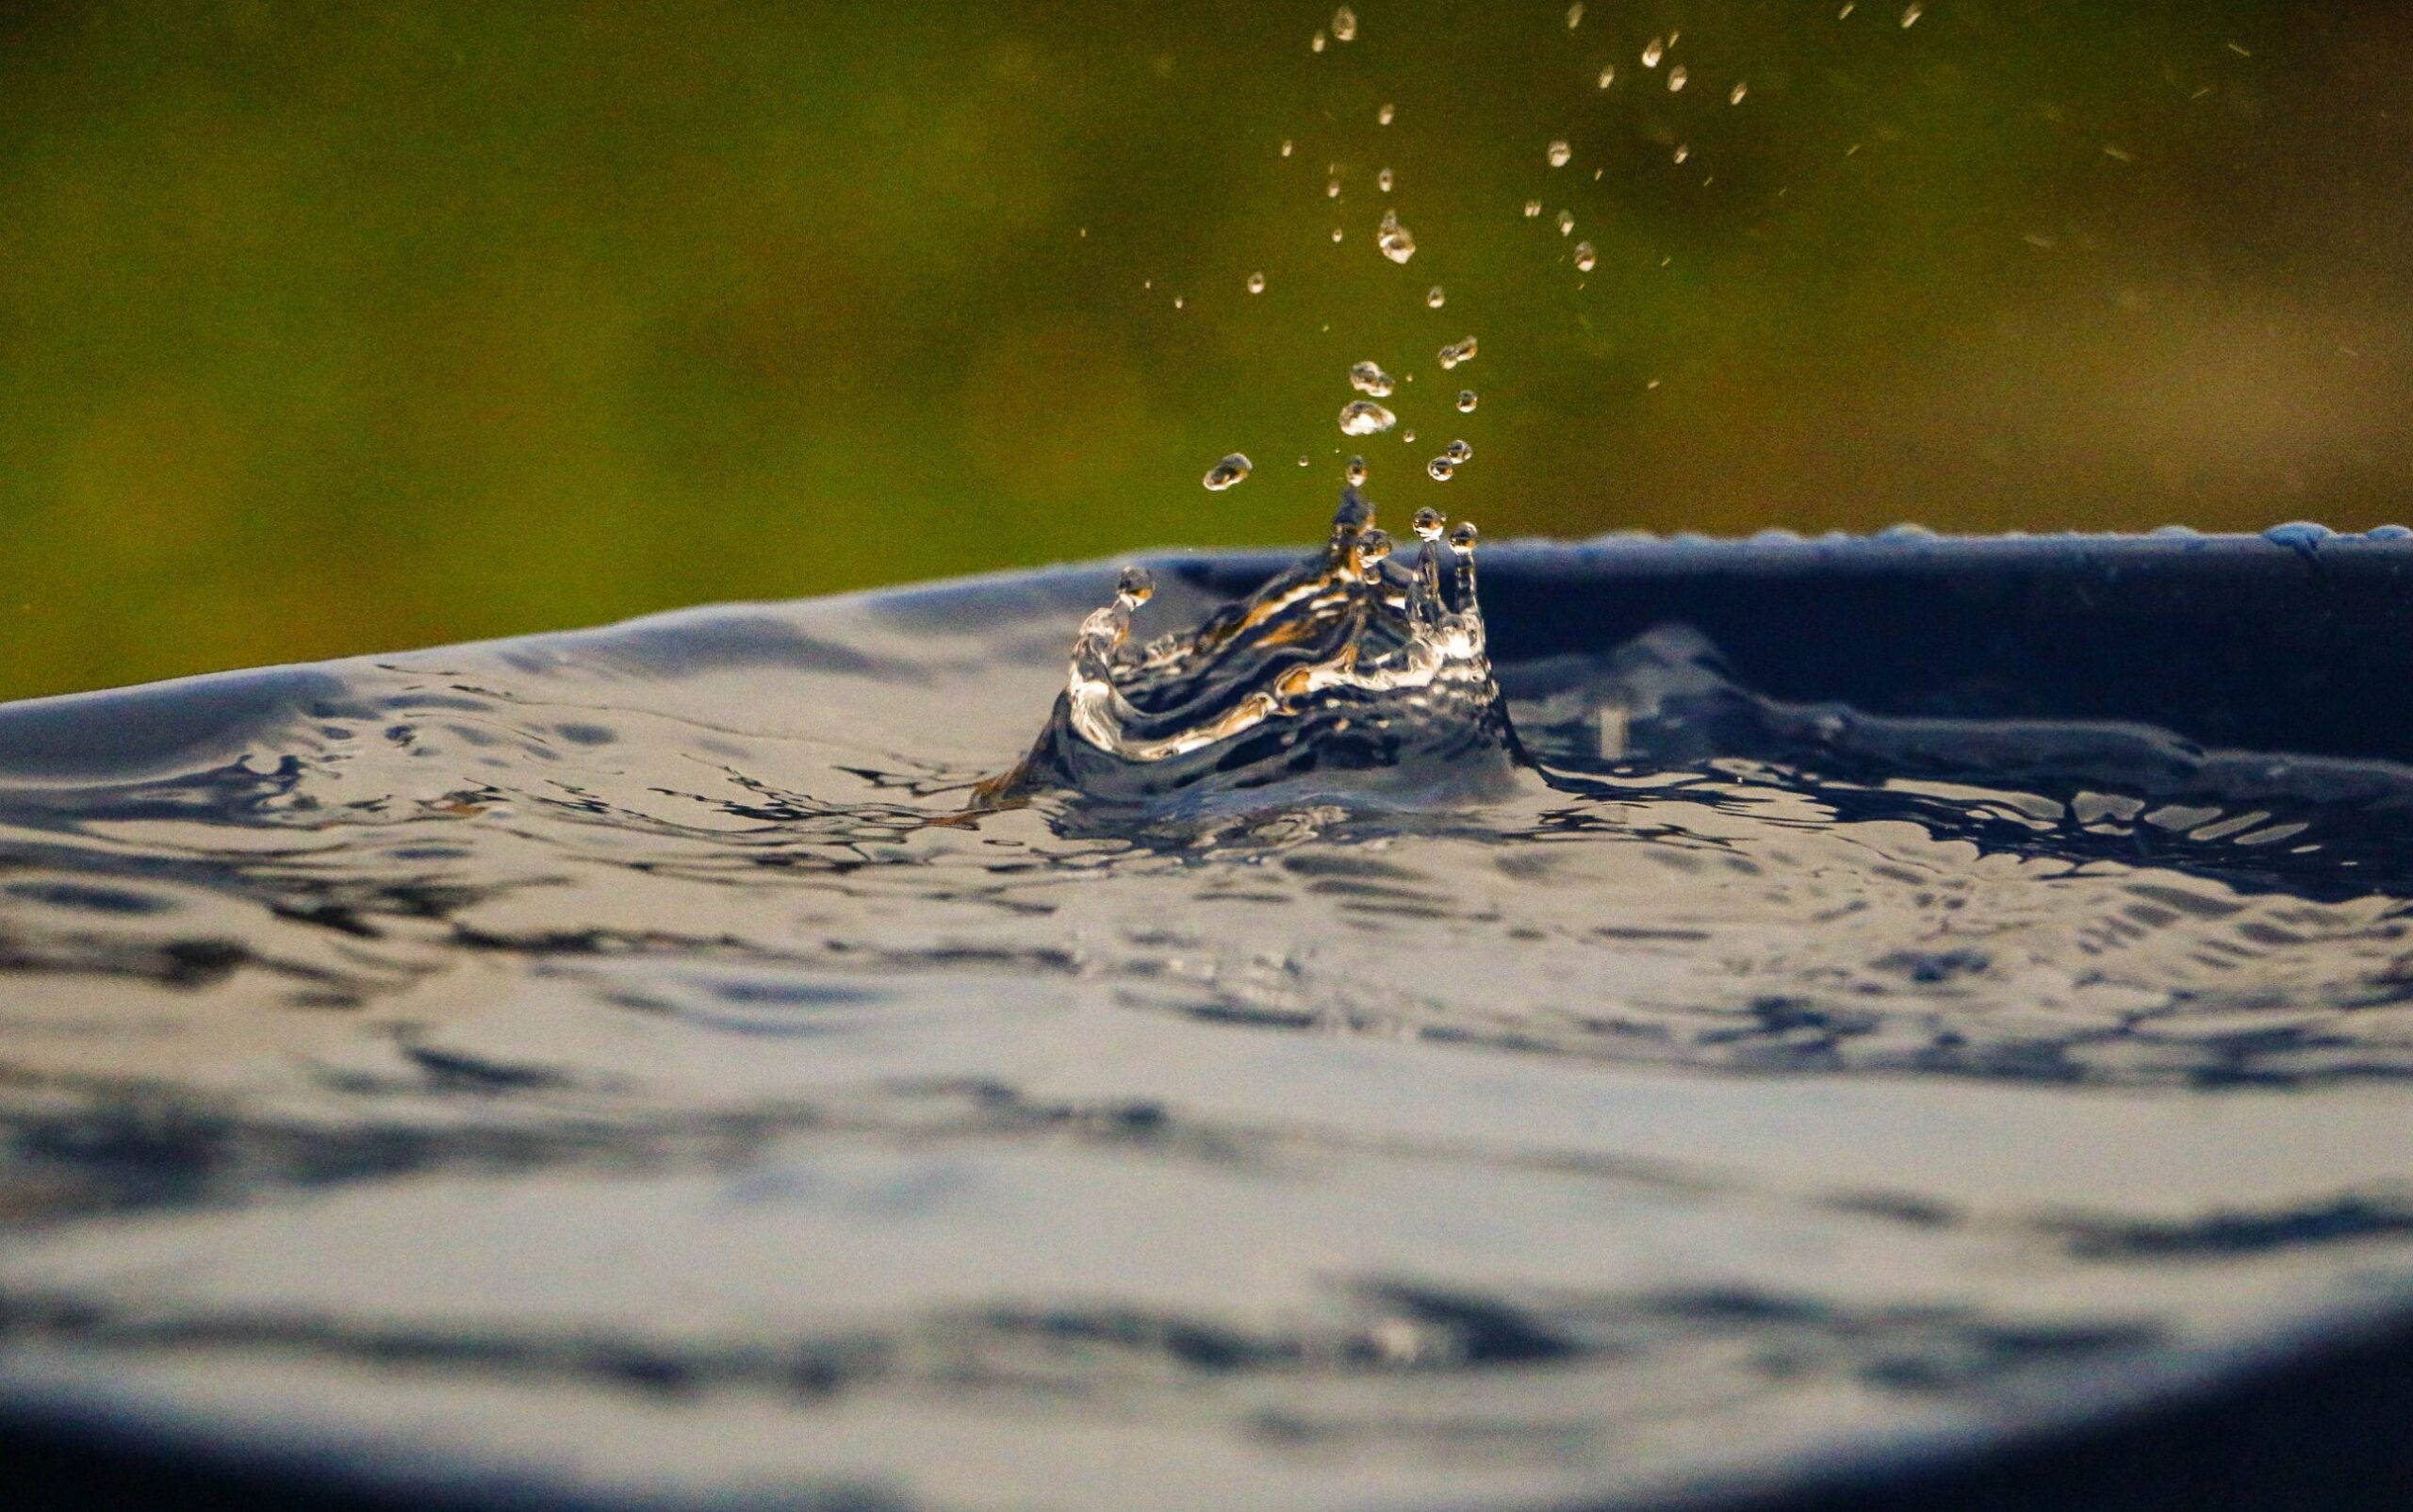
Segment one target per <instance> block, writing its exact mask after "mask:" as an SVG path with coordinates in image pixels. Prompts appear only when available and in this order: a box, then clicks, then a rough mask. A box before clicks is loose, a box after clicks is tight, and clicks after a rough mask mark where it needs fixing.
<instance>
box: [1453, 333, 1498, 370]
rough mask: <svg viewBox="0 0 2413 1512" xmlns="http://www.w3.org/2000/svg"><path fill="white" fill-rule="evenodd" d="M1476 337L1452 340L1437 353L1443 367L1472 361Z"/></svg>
mask: <svg viewBox="0 0 2413 1512" xmlns="http://www.w3.org/2000/svg"><path fill="white" fill-rule="evenodd" d="M1474 353H1475V344H1474V337H1467V338H1466V339H1465V340H1463V341H1453V342H1451V343H1450V344H1449V345H1448V346H1446V347H1443V348H1442V349H1441V350H1440V351H1439V352H1438V353H1436V356H1438V357H1439V358H1440V362H1441V366H1442V367H1444V368H1454V367H1456V366H1457V365H1458V364H1459V363H1461V362H1472V361H1473V360H1474ZM1512 366H1513V364H1512Z"/></svg>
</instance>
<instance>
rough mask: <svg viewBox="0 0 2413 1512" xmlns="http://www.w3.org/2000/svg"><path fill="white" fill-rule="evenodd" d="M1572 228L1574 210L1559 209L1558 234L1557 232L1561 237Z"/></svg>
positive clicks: (1573, 224) (1573, 227)
mask: <svg viewBox="0 0 2413 1512" xmlns="http://www.w3.org/2000/svg"><path fill="white" fill-rule="evenodd" d="M1574 229H1575V212H1574V211H1572V210H1561V211H1559V212H1558V234H1559V235H1560V236H1562V237H1563V236H1565V235H1567V234H1568V232H1569V231H1572V230H1574Z"/></svg>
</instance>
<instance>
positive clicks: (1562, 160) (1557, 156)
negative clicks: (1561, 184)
mask: <svg viewBox="0 0 2413 1512" xmlns="http://www.w3.org/2000/svg"><path fill="white" fill-rule="evenodd" d="M1573 156H1575V149H1574V148H1572V147H1569V146H1568V144H1567V143H1566V142H1565V141H1564V140H1559V141H1553V142H1551V144H1550V166H1551V167H1552V168H1565V167H1566V166H1567V163H1568V159H1569V158H1571V157H1573Z"/></svg>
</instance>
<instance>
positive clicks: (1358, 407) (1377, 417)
mask: <svg viewBox="0 0 2413 1512" xmlns="http://www.w3.org/2000/svg"><path fill="white" fill-rule="evenodd" d="M1398 423H1399V417H1398V416H1396V415H1394V414H1392V413H1391V412H1390V411H1389V410H1387V409H1385V408H1383V406H1382V405H1380V404H1377V403H1374V402H1373V401H1372V400H1371V399H1353V400H1351V401H1350V402H1349V403H1346V404H1343V405H1341V406H1340V434H1341V435H1343V436H1380V435H1382V434H1383V433H1384V432H1385V431H1387V430H1389V429H1390V428H1391V427H1392V426H1394V425H1397V424H1398Z"/></svg>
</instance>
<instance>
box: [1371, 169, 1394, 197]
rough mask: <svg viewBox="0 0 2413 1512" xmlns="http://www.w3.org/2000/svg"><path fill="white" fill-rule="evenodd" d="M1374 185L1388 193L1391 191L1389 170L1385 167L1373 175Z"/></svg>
mask: <svg viewBox="0 0 2413 1512" xmlns="http://www.w3.org/2000/svg"><path fill="white" fill-rule="evenodd" d="M1374 187H1375V188H1376V189H1381V190H1382V191H1383V192H1384V193H1386V194H1388V193H1389V192H1390V191H1391V171H1390V170H1389V169H1387V168H1386V169H1384V170H1383V171H1382V172H1381V173H1376V174H1375V175H1374Z"/></svg>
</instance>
